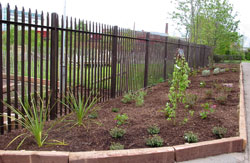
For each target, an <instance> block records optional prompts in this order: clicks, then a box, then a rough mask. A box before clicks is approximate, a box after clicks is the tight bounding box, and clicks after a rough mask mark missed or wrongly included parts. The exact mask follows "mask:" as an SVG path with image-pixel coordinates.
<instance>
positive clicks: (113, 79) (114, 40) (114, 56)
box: [111, 26, 118, 98]
mask: <svg viewBox="0 0 250 163" xmlns="http://www.w3.org/2000/svg"><path fill="white" fill-rule="evenodd" d="M117 35H118V26H114V29H113V37H112V63H111V98H115V94H116V64H117Z"/></svg>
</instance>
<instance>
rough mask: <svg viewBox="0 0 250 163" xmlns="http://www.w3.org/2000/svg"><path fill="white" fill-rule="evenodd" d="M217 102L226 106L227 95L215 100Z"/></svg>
mask: <svg viewBox="0 0 250 163" xmlns="http://www.w3.org/2000/svg"><path fill="white" fill-rule="evenodd" d="M215 100H216V101H217V102H218V103H219V104H221V105H225V104H226V102H227V95H221V96H218V97H216V98H215Z"/></svg>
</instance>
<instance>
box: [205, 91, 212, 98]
mask: <svg viewBox="0 0 250 163" xmlns="http://www.w3.org/2000/svg"><path fill="white" fill-rule="evenodd" d="M212 94H213V93H212V90H206V91H205V95H206V98H212Z"/></svg>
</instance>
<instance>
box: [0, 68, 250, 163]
mask: <svg viewBox="0 0 250 163" xmlns="http://www.w3.org/2000/svg"><path fill="white" fill-rule="evenodd" d="M239 84H240V85H239V86H240V104H239V107H240V109H239V132H240V133H239V137H232V138H224V139H218V140H212V141H205V142H199V143H193V144H183V145H177V146H173V147H161V148H142V149H127V150H117V151H90V152H56V151H4V150H2V151H0V163H34V162H35V163H40V162H41V163H57V162H60V163H141V162H143V163H173V162H176V161H177V162H179V161H187V160H192V159H197V158H203V157H209V156H215V155H219V154H226V153H232V152H242V151H244V150H245V148H246V144H247V132H246V117H245V113H246V111H245V105H244V87H243V73H242V65H240V83H239Z"/></svg>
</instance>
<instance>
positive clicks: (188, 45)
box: [187, 40, 190, 66]
mask: <svg viewBox="0 0 250 163" xmlns="http://www.w3.org/2000/svg"><path fill="white" fill-rule="evenodd" d="M187 43H188V44H187V63H188V65H189V66H190V64H189V46H190V44H189V40H188V42H187Z"/></svg>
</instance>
